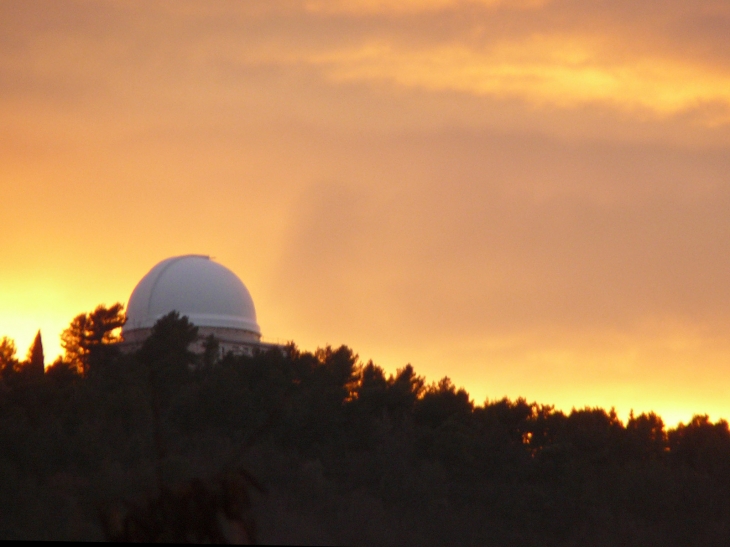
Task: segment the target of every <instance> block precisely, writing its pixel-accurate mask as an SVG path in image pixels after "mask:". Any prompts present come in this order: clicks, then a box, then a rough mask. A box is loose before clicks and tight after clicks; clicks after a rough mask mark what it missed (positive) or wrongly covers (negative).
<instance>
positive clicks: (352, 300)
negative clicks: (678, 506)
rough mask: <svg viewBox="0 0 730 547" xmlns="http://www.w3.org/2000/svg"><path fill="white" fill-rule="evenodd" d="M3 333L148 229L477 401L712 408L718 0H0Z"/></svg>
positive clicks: (722, 163) (49, 312) (86, 306)
mask: <svg viewBox="0 0 730 547" xmlns="http://www.w3.org/2000/svg"><path fill="white" fill-rule="evenodd" d="M0 120H1V121H2V123H0V189H1V190H2V201H0V208H1V212H0V249H1V252H2V265H1V266H0V335H7V336H9V337H11V338H13V339H14V340H15V341H16V344H17V346H18V348H19V353H20V354H21V356H23V355H25V351H26V348H27V347H28V346H29V345H30V343H31V342H32V339H33V337H34V336H35V333H36V331H37V330H38V329H39V328H40V329H41V332H42V335H43V340H44V347H45V351H46V360H47V362H50V361H51V360H52V359H53V358H54V357H55V356H56V355H58V354H59V352H60V351H61V350H60V346H59V335H60V332H61V331H62V330H63V329H64V328H65V327H66V326H68V324H69V323H70V321H71V319H72V318H73V317H74V316H75V315H77V314H79V313H83V312H88V311H91V310H93V309H94V308H95V307H96V306H97V305H99V304H106V305H110V304H113V303H115V302H122V303H126V301H127V299H128V298H129V294H130V293H131V291H132V289H133V288H134V286H135V284H136V283H137V281H139V279H141V277H142V276H143V275H144V274H145V273H146V272H147V271H148V270H149V269H150V268H151V267H152V266H154V265H155V264H156V263H157V262H159V261H160V260H162V259H164V258H167V257H169V256H175V255H180V254H188V253H200V254H207V255H211V256H212V257H214V258H215V259H216V260H217V261H219V262H220V263H221V264H223V265H225V266H227V267H228V268H230V269H231V270H233V271H234V272H235V273H236V274H237V275H238V276H239V277H240V278H241V279H242V280H243V282H244V283H245V284H246V286H247V287H248V289H249V291H250V292H251V294H252V296H253V299H254V302H255V304H256V309H257V315H258V320H259V324H260V325H261V328H262V330H263V332H264V338H265V339H266V340H269V341H273V342H276V341H280V342H284V341H290V340H293V341H294V342H296V343H297V344H298V346H299V347H301V348H302V349H306V350H313V349H315V348H316V347H319V346H324V345H326V344H331V345H335V346H336V345H340V344H347V345H348V346H350V347H352V348H353V349H354V350H355V351H356V352H357V353H358V354H359V356H360V358H361V359H362V360H363V361H367V360H369V359H372V360H373V361H374V362H376V363H377V364H379V365H380V366H382V367H383V368H385V370H386V371H388V372H395V371H396V369H398V368H400V367H402V366H404V365H405V364H407V363H411V364H412V365H413V366H414V368H415V369H416V371H417V372H418V373H419V374H422V375H424V376H426V379H427V380H428V381H432V380H438V379H439V378H441V377H443V376H449V377H450V378H451V379H452V380H453V381H454V383H455V384H457V385H458V386H464V387H465V388H466V389H467V390H468V391H469V393H470V394H471V396H472V398H473V399H474V401H475V403H477V404H481V403H483V402H484V401H485V400H487V399H489V400H494V399H498V398H501V397H504V396H507V397H510V398H516V397H525V398H526V399H527V400H528V401H537V402H539V403H542V404H552V405H555V407H556V408H559V409H563V410H566V411H569V410H570V409H571V408H573V407H576V408H582V407H585V406H590V407H594V406H600V407H603V408H606V409H608V408H611V407H615V409H616V410H617V412H618V413H619V415H620V416H622V417H626V416H627V415H628V413H629V411H631V410H633V411H634V412H635V413H640V412H647V411H655V412H657V413H659V414H660V415H661V416H662V417H663V418H664V419H665V422H666V423H668V424H670V425H673V424H676V423H677V422H678V421H680V420H682V421H685V422H686V421H687V420H688V419H690V418H691V416H692V415H693V414H698V413H707V414H709V415H710V417H711V418H712V419H718V418H723V417H724V418H730V283H729V282H728V281H730V275H729V274H730V214H728V213H730V4H728V2H727V1H726V0H719V1H716V0H692V1H689V0H681V1H680V0H662V1H661V2H660V1H657V0H631V1H629V0H614V1H611V2H608V1H599V0H596V1H592V2H586V1H585V0H580V1H579V0H555V1H551V0H481V1H479V0H475V1H461V0H330V1H324V0H322V1H319V0H311V1H306V0H302V1H297V0H261V1H235V2H234V1H202V0H201V1H185V0H174V1H173V0H170V1H154V0H144V1H137V2H132V1H116V2H114V1H103V2H102V1H85V0H84V1H81V0H79V1H73V0H67V1H64V2H57V1H41V0H39V1H34V2H26V1H14V0H4V1H3V2H2V3H0Z"/></svg>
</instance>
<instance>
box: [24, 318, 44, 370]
mask: <svg viewBox="0 0 730 547" xmlns="http://www.w3.org/2000/svg"><path fill="white" fill-rule="evenodd" d="M26 368H27V369H28V371H29V372H30V373H31V374H33V375H35V376H38V375H42V374H43V372H44V370H45V359H44V357H43V340H42V339H41V331H40V329H39V330H38V334H36V335H35V339H34V340H33V344H31V346H30V348H29V349H28V358H27V364H26Z"/></svg>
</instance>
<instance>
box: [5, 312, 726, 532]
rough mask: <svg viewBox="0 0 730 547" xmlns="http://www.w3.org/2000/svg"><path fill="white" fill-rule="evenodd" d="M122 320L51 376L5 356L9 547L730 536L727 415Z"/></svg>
mask: <svg viewBox="0 0 730 547" xmlns="http://www.w3.org/2000/svg"><path fill="white" fill-rule="evenodd" d="M123 323H124V313H123V307H122V306H121V305H120V304H116V305H114V306H110V307H105V306H99V307H98V308H96V310H94V311H93V312H90V313H87V314H80V315H79V316H77V317H76V318H74V320H73V321H72V322H71V324H70V326H69V328H68V329H67V330H66V331H64V333H63V335H62V344H63V348H64V355H63V356H61V357H59V358H58V359H57V360H56V361H55V362H53V363H52V364H51V365H50V366H49V367H47V368H45V371H44V369H43V352H42V342H41V338H40V334H39V335H38V336H37V337H36V340H35V342H34V344H33V345H32V346H31V349H30V350H29V352H28V355H27V357H26V359H25V360H20V359H18V358H17V355H16V353H17V352H16V349H15V346H14V344H13V342H12V341H11V340H9V339H7V338H3V339H2V341H1V342H0V539H56V540H59V539H65V540H88V539H92V540H93V539H97V540H100V539H115V538H116V539H119V538H122V539H124V538H126V539H140V538H141V539H145V538H147V539H149V538H150V537H151V538H152V539H157V540H164V539H172V540H175V541H186V540H189V541H228V540H231V539H232V538H233V539H238V540H241V539H243V540H251V539H258V540H259V541H261V542H270V543H293V544H306V543H310V544H335V545H343V544H345V545H361V544H362V545H365V544H378V545H396V544H397V545H404V544H406V545H411V544H412V545H451V544H454V545H456V544H459V545H499V546H502V545H525V546H564V545H565V546H568V545H585V546H592V545H595V546H598V545H627V546H632V545H637V546H639V545H641V546H651V545H687V546H694V545H697V546H700V545H701V546H711V545H729V544H730V431H729V430H728V424H727V422H726V421H724V420H719V421H717V422H714V423H713V422H712V421H710V420H709V418H708V417H707V416H702V415H698V416H695V417H694V418H693V419H692V420H691V421H690V422H689V423H688V424H680V425H679V426H677V427H675V428H667V427H665V425H664V424H663V422H662V420H661V418H660V417H659V416H657V415H656V414H653V413H646V414H641V415H638V416H637V415H633V414H632V415H631V416H630V417H629V418H628V420H626V421H625V423H624V422H623V421H622V420H620V419H619V418H618V417H617V415H616V413H615V412H614V411H613V410H609V411H606V410H604V409H600V408H584V409H574V410H572V411H571V412H569V413H565V412H562V411H560V410H556V409H555V408H554V407H553V406H550V405H544V404H538V403H534V402H528V401H526V400H524V399H517V400H509V399H500V400H491V401H486V402H485V403H483V404H481V405H479V404H475V403H474V401H472V399H471V398H470V397H469V394H468V393H467V392H466V391H465V390H464V389H460V388H457V387H456V386H454V385H453V383H452V382H451V381H450V380H449V379H448V378H443V379H441V380H439V381H437V382H430V383H429V382H427V381H426V379H425V378H424V377H422V376H420V375H418V374H417V373H416V371H415V370H414V368H413V367H412V366H410V365H406V366H404V367H403V368H401V369H399V370H397V371H396V372H395V373H393V374H388V373H386V372H385V371H384V370H383V369H382V368H381V367H379V366H377V365H376V364H374V363H372V362H371V361H368V362H362V361H361V360H360V359H359V358H358V356H357V354H355V353H354V351H353V350H352V349H350V348H348V347H347V346H340V347H337V348H333V347H325V348H320V349H317V350H316V351H314V352H309V351H303V350H301V349H299V348H298V347H296V345H294V344H289V345H287V346H285V347H283V348H282V349H272V350H269V351H267V352H259V353H257V354H255V355H253V356H242V355H233V354H230V353H229V354H226V355H224V356H221V355H220V352H219V351H218V346H217V342H216V340H215V339H214V338H209V339H208V340H206V344H205V351H204V352H203V353H202V354H194V353H191V352H190V351H189V349H188V347H189V345H190V343H191V342H192V341H193V340H195V339H196V337H197V336H198V332H197V328H196V327H194V326H193V325H192V324H190V323H189V322H188V320H187V319H186V318H185V317H180V316H179V315H178V314H176V313H172V314H170V315H168V316H165V317H163V318H162V319H160V321H158V323H157V324H156V325H155V326H154V328H153V330H152V334H151V336H150V337H149V338H148V339H147V340H146V341H145V342H144V344H143V345H142V346H141V347H140V348H139V349H138V350H137V351H134V352H130V353H125V352H122V351H120V349H119V345H118V344H117V342H119V334H118V332H119V327H121V326H122V325H123ZM39 363H40V366H39ZM201 500H205V501H201ZM211 508H213V509H211ZM180 515H183V516H184V517H185V518H180ZM220 515H224V516H226V515H227V517H226V518H227V519H228V520H225V519H223V520H225V522H226V523H228V524H225V526H228V528H225V526H223V524H221V522H223V520H221V517H220ZM115 519H116V520H115ZM166 519H167V520H166ZM175 519H177V520H175ZM115 523H116V524H115ZM119 523H123V526H122V525H121V524H119ZM169 523H177V524H169ZM230 523H233V524H230ZM168 524H169V525H168ZM115 526H116V528H115ZM120 526H122V527H120ZM176 526H177V528H175V527H176ZM231 526H232V527H233V528H231ZM236 526H238V528H235V527H236ZM170 530H172V531H170ZM173 533H175V534H177V535H169V534H173ZM114 534H118V535H116V536H115V535H114ZM119 534H121V535H119ZM124 534H127V535H124ZM135 534H137V535H135ZM144 534H148V535H146V536H145V535H144ZM149 534H153V535H152V536H150V535H149ZM154 534H157V535H154ZM165 534H168V535H165ZM236 534H239V535H236ZM241 534H242V535H241Z"/></svg>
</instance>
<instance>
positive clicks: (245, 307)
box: [122, 255, 272, 355]
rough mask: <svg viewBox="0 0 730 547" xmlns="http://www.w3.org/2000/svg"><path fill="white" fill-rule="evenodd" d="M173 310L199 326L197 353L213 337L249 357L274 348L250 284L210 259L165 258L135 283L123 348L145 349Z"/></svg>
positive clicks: (230, 348)
mask: <svg viewBox="0 0 730 547" xmlns="http://www.w3.org/2000/svg"><path fill="white" fill-rule="evenodd" d="M172 311H177V312H178V313H179V314H180V315H181V316H187V318H188V320H189V321H190V322H191V323H192V324H194V325H195V326H196V327H198V336H199V339H198V341H197V342H196V343H195V347H192V348H191V349H192V350H193V351H202V341H203V340H204V339H205V338H206V337H208V336H209V335H211V334H212V335H214V336H215V338H216V339H217V340H218V342H219V344H220V347H221V351H222V352H224V353H225V352H228V351H232V352H234V353H245V354H249V355H250V354H252V353H253V351H254V350H255V349H257V348H259V349H267V348H268V347H272V344H265V343H262V342H261V329H260V328H259V325H258V323H257V322H256V310H255V308H254V305H253V299H252V298H251V294H250V293H249V292H248V289H246V286H245V285H244V284H243V283H242V282H241V280H240V279H239V278H238V276H236V274H234V273H233V272H232V271H231V270H229V269H228V268H226V267H225V266H222V265H220V264H218V263H217V262H214V261H213V260H211V258H210V257H209V256H205V255H184V256H176V257H172V258H167V259H165V260H163V261H162V262H160V263H159V264H157V265H156V266H155V267H153V268H152V269H151V270H150V271H149V272H148V273H147V274H146V275H145V276H144V277H143V278H142V279H141V280H140V282H139V283H137V286H136V287H135V288H134V291H132V295H131V296H130V297H129V303H128V305H127V323H126V324H125V325H124V327H123V328H122V337H123V339H124V344H125V345H127V346H130V347H138V346H139V345H141V343H142V342H143V341H144V340H145V339H146V338H147V336H149V334H150V332H151V330H152V326H153V325H154V324H155V322H156V321H157V320H158V319H160V318H161V317H163V316H164V315H167V314H168V313H170V312H172Z"/></svg>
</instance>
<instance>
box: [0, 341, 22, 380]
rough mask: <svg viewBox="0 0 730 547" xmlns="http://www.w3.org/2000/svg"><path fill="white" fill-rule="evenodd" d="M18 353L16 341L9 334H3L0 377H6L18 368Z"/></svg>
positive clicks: (0, 344)
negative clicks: (16, 355)
mask: <svg viewBox="0 0 730 547" xmlns="http://www.w3.org/2000/svg"><path fill="white" fill-rule="evenodd" d="M16 353H17V349H16V347H15V342H14V341H13V340H11V339H10V338H8V337H7V336H3V337H2V339H0V378H6V377H7V376H9V375H10V374H12V373H14V372H16V371H17V370H18V359H17V358H16V357H15V354H16Z"/></svg>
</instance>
